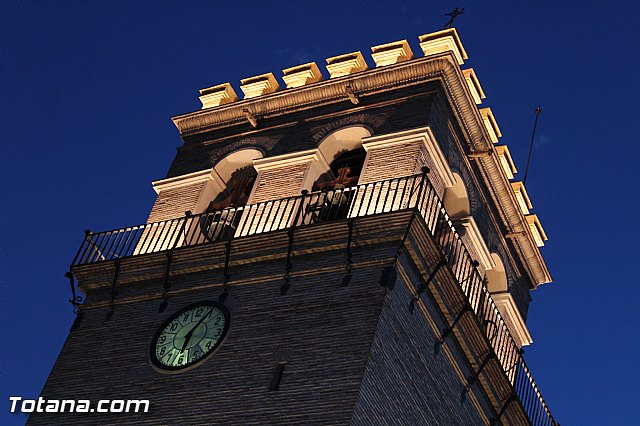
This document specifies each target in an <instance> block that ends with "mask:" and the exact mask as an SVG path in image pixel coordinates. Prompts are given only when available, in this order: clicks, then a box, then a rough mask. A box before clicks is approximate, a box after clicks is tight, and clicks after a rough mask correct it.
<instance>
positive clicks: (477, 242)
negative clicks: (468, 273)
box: [453, 216, 496, 270]
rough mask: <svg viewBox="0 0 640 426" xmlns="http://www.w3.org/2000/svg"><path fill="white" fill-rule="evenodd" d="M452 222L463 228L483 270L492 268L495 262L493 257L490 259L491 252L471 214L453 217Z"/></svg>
mask: <svg viewBox="0 0 640 426" xmlns="http://www.w3.org/2000/svg"><path fill="white" fill-rule="evenodd" d="M453 223H454V224H455V225H459V226H462V227H463V228H464V231H465V233H466V235H467V237H468V238H469V242H470V243H471V244H472V245H473V248H474V252H475V254H476V255H477V256H478V258H477V259H476V260H477V261H478V262H480V264H481V265H482V267H483V268H484V269H485V270H486V269H493V267H495V266H496V264H495V262H494V261H493V259H491V252H490V251H489V248H488V247H487V243H485V241H484V238H483V237H482V234H481V233H480V228H478V225H477V224H476V221H475V219H474V218H473V216H467V217H463V218H458V219H453Z"/></svg>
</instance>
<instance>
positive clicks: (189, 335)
mask: <svg viewBox="0 0 640 426" xmlns="http://www.w3.org/2000/svg"><path fill="white" fill-rule="evenodd" d="M211 312H213V308H211V309H210V310H209V312H207V315H204V316H203V317H202V318H200V321H198V323H197V324H196V325H194V326H193V328H192V329H191V330H189V332H188V333H187V334H185V336H184V343H183V344H182V349H180V351H184V350H185V348H186V347H187V345H188V344H189V340H191V336H193V332H194V331H196V328H198V326H199V325H200V324H202V322H203V321H204V320H205V319H207V317H208V316H209V315H211Z"/></svg>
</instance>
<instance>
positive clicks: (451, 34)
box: [419, 28, 469, 65]
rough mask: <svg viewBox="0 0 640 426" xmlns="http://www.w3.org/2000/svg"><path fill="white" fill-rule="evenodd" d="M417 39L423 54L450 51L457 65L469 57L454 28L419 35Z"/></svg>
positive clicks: (429, 54) (428, 54)
mask: <svg viewBox="0 0 640 426" xmlns="http://www.w3.org/2000/svg"><path fill="white" fill-rule="evenodd" d="M419 40H420V48H422V51H423V52H424V56H432V55H436V54H438V53H442V52H446V51H451V52H453V55H454V56H455V58H456V60H457V61H458V65H462V64H464V60H465V59H469V57H468V56H467V52H466V51H465V50H464V47H463V46H462V42H461V41H460V37H458V32H457V31H456V29H455V28H448V29H446V30H442V31H436V32H434V33H429V34H424V35H421V36H420V37H419Z"/></svg>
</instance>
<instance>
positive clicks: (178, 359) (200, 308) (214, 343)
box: [149, 301, 231, 373]
mask: <svg viewBox="0 0 640 426" xmlns="http://www.w3.org/2000/svg"><path fill="white" fill-rule="evenodd" d="M230 323H231V315H230V313H229V310H228V309H227V308H226V307H225V306H224V305H222V304H220V303H218V302H214V301H203V302H197V303H193V304H191V305H188V306H186V307H184V308H182V309H180V310H179V311H177V312H175V313H174V314H173V315H171V316H170V317H169V318H168V319H167V320H166V321H165V322H164V323H163V324H162V325H161V326H160V328H159V329H158V331H157V332H156V334H155V336H154V337H153V339H152V341H151V345H150V347H149V357H150V360H151V363H152V365H153V366H154V367H155V368H156V369H157V370H160V371H162V372H165V373H166V372H170V373H171V372H173V373H176V372H183V371H187V370H190V369H192V368H195V367H196V366H199V365H200V364H202V363H203V362H204V361H205V360H207V359H208V358H209V357H210V356H211V355H212V354H213V353H215V352H216V351H217V350H218V348H219V347H220V345H221V344H222V342H223V340H224V339H225V337H226V335H227V333H228V331H229V326H230Z"/></svg>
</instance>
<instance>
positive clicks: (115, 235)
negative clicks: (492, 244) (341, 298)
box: [72, 173, 556, 426]
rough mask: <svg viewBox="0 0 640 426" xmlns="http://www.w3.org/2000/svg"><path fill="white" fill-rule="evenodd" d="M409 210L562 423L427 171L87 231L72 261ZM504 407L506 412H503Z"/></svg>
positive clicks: (520, 379)
mask: <svg viewBox="0 0 640 426" xmlns="http://www.w3.org/2000/svg"><path fill="white" fill-rule="evenodd" d="M407 209H415V210H416V211H418V212H419V214H420V216H421V217H422V218H423V219H424V222H425V224H426V226H427V228H428V230H429V233H430V234H431V236H432V237H433V239H434V241H435V242H436V243H437V244H438V245H439V247H440V249H441V251H442V255H443V259H444V260H445V261H446V264H447V265H448V267H449V268H450V270H451V271H452V273H453V275H454V276H455V277H456V280H457V282H458V285H459V286H460V288H461V289H462V291H463V292H464V294H465V295H466V297H467V301H468V305H467V307H468V308H469V309H472V310H473V312H474V313H475V314H476V315H477V318H478V319H479V324H480V326H481V327H482V328H483V330H484V333H485V336H486V338H487V340H488V341H489V343H490V345H491V347H492V348H493V351H494V355H495V357H496V358H497V359H498V360H499V362H500V364H501V365H502V368H503V371H504V373H505V375H506V377H507V378H508V380H509V381H510V382H511V383H512V385H513V389H514V392H515V393H514V395H513V396H515V397H517V399H519V401H520V403H521V405H522V407H523V408H524V410H525V412H526V413H527V415H528V416H529V419H530V420H531V423H532V424H533V425H552V426H553V425H556V422H555V421H554V419H553V417H552V415H551V412H550V411H549V408H548V407H547V404H546V403H545V401H544V399H543V398H542V394H541V393H540V390H539V389H538V386H537V385H536V383H535V381H534V380H533V377H532V376H531V372H530V371H529V368H528V367H527V365H526V363H525V361H524V359H523V357H522V355H521V351H520V349H519V347H518V345H517V344H516V342H515V340H514V339H513V337H512V335H511V333H510V331H509V329H508V327H507V325H506V323H505V321H504V319H503V318H502V316H501V314H500V312H499V311H498V308H497V307H496V305H495V303H494V302H493V299H492V298H491V295H490V293H489V291H488V290H487V287H486V283H485V280H484V278H483V277H482V276H481V274H480V272H479V271H478V269H477V267H476V265H477V263H475V262H474V260H473V258H472V256H471V254H470V252H469V250H468V249H467V248H466V247H465V245H464V243H463V241H462V239H461V238H460V236H459V235H458V233H457V232H456V229H455V227H454V225H453V223H452V222H451V220H450V218H449V216H448V215H447V213H446V211H445V209H444V205H443V203H442V200H441V199H440V197H439V196H438V194H437V192H436V190H435V189H434V188H433V186H432V185H431V183H430V182H429V180H428V179H427V177H426V173H425V174H421V175H414V176H407V177H402V178H395V179H389V180H384V181H379V182H372V183H366V184H361V185H358V186H355V187H351V188H344V189H335V190H331V191H323V192H313V193H310V194H307V193H303V194H302V195H299V196H295V197H289V198H284V199H280V200H271V201H266V202H262V203H257V204H252V205H248V206H242V207H232V208H228V209H224V210H220V211H216V212H208V213H202V214H196V215H190V214H189V215H186V216H184V217H180V218H175V219H170V220H165V221H161V222H155V223H147V224H143V225H139V226H134V227H129V228H123V229H117V230H113V231H107V232H100V233H95V234H94V233H91V232H87V233H86V235H85V239H84V241H83V243H82V245H81V246H80V249H79V250H78V253H77V254H76V257H75V258H74V260H73V263H72V266H79V265H86V264H90V263H96V262H101V261H109V260H114V259H120V258H125V257H130V256H136V255H142V254H147V253H155V252H160V251H165V250H172V249H175V248H178V247H187V246H197V245H201V244H208V243H212V242H219V241H227V240H229V239H232V238H241V237H245V236H249V235H255V234H261V233H265V232H271V231H276V230H282V229H291V228H294V227H298V226H302V225H310V224H314V223H321V222H328V221H332V220H337V219H346V218H356V217H362V216H371V215H374V214H381V213H386V212H392V211H401V210H407ZM515 399H516V398H513V400H515ZM504 408H505V409H506V405H505V407H504ZM503 411H504V410H503ZM498 414H499V416H501V415H502V414H503V413H498Z"/></svg>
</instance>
